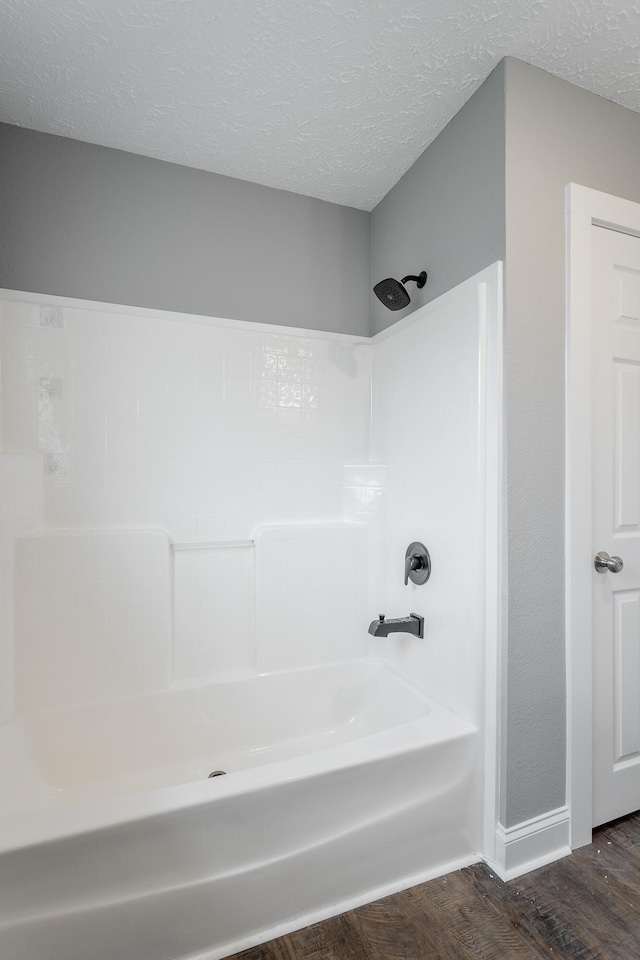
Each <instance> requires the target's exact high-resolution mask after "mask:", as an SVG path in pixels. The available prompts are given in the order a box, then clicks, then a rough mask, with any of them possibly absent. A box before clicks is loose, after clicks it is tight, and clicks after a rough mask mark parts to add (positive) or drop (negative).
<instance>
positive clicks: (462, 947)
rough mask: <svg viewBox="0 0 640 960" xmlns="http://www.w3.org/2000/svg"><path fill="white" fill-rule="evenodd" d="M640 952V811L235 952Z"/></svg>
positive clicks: (333, 958) (581, 957)
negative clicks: (543, 857)
mask: <svg viewBox="0 0 640 960" xmlns="http://www.w3.org/2000/svg"><path fill="white" fill-rule="evenodd" d="M542 957H544V958H549V957H554V958H568V960H635V958H640V813H636V814H633V815H632V816H630V817H626V818H624V819H623V820H618V821H616V822H614V823H611V824H608V825H607V826H605V827H602V828H600V829H599V830H598V831H597V832H596V833H595V834H594V842H593V843H592V844H591V845H590V846H588V847H583V848H581V849H580V850H577V851H576V852H575V853H574V854H573V855H572V856H570V857H566V858H565V859H564V860H560V861H558V862H557V863H553V864H551V865H550V866H548V867H541V868H540V869H539V870H535V871H534V872H533V873H530V874H528V875H527V876H525V877H521V878H520V879H519V880H512V881H511V882H510V883H508V884H505V883H502V881H501V880H498V878H497V877H496V876H495V875H494V874H492V872H491V871H490V870H489V869H488V868H487V867H486V866H485V865H484V864H482V865H481V864H478V865H476V866H473V867H469V868H467V869H465V870H459V871H458V872H457V873H450V874H448V875H447V876H446V877H442V878H440V879H438V880H431V881H430V882H429V883H423V884H421V885H420V886H417V887H412V888H411V889H410V890H405V891H404V892H403V893H398V894H395V895H394V896H391V897H385V898H384V899H383V900H378V901H377V902H376V903H372V904H368V905H367V906H365V907H359V908H358V909H357V910H351V911H350V912H349V913H344V914H342V915H341V916H339V917H335V918H334V919H332V920H325V921H324V922H322V923H316V924H314V925H313V926H311V927H307V928H306V929H304V930H300V931H298V932H297V933H292V934H289V935H288V936H285V937H280V938H279V939H278V940H272V941H271V942H270V943H266V944H263V945H262V946H259V947H254V948H252V949H250V950H244V951H242V952H241V953H238V954H236V955H235V958H234V960H469V958H474V960H478V958H480V960H537V958H542Z"/></svg>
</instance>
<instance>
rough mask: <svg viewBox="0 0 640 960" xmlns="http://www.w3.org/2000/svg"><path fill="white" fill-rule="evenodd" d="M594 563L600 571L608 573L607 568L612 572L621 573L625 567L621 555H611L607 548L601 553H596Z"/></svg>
mask: <svg viewBox="0 0 640 960" xmlns="http://www.w3.org/2000/svg"><path fill="white" fill-rule="evenodd" d="M593 565H594V567H595V568H596V570H597V571H598V573H606V572H607V570H608V571H609V572H610V573H620V571H621V570H622V568H623V567H624V563H623V562H622V560H621V559H620V557H610V556H609V554H608V553H607V552H606V551H605V550H601V551H600V553H596V555H595V557H594V560H593Z"/></svg>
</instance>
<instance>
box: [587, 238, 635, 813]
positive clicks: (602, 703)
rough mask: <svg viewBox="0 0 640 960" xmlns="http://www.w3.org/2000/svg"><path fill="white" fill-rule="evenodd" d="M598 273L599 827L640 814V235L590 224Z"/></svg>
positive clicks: (594, 395) (595, 658) (596, 757)
mask: <svg viewBox="0 0 640 960" xmlns="http://www.w3.org/2000/svg"><path fill="white" fill-rule="evenodd" d="M591 275H592V304H593V309H592V324H593V329H592V401H591V402H592V483H593V499H592V504H593V507H592V510H593V556H592V557H591V564H592V568H593V570H592V578H593V724H594V729H593V824H594V826H595V825H597V824H600V823H606V822H607V821H609V820H613V819H615V818H616V817H620V816H623V815H624V814H626V813H630V812H631V811H632V810H637V809H640V239H639V238H637V237H632V236H628V235H626V234H623V233H617V232H615V231H614V230H609V229H605V228H604V227H596V226H594V227H592V274H591ZM603 552H604V554H605V556H601V558H600V560H599V561H598V562H597V563H596V561H595V557H596V554H602V553H603ZM606 554H609V555H611V557H613V558H614V559H613V560H612V559H607V556H606ZM615 558H620V559H621V560H622V562H623V566H622V569H619V568H620V563H619V562H618V560H617V559H615ZM596 567H597V568H598V569H596Z"/></svg>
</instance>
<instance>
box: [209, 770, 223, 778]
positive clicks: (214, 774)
mask: <svg viewBox="0 0 640 960" xmlns="http://www.w3.org/2000/svg"><path fill="white" fill-rule="evenodd" d="M226 772H227V771H226V770H212V771H211V773H210V774H209V776H208V777H207V780H210V779H211V777H224V775H225V774H226Z"/></svg>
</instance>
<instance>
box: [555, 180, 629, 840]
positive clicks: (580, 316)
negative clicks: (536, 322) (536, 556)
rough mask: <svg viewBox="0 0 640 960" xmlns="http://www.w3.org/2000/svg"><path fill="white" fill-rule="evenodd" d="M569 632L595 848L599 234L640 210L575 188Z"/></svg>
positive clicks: (578, 821) (571, 201)
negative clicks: (594, 361)
mask: <svg viewBox="0 0 640 960" xmlns="http://www.w3.org/2000/svg"><path fill="white" fill-rule="evenodd" d="M566 218H567V229H566V240H567V250H566V252H567V260H566V265H567V326H566V437H565V440H566V477H565V602H566V611H565V629H566V645H567V805H568V807H569V816H570V825H571V831H570V845H571V848H572V849H574V848H575V847H581V846H584V845H585V844H587V843H591V831H592V794H591V790H592V781H593V762H592V750H593V745H592V723H593V693H592V653H593V637H592V626H591V585H592V573H593V571H592V566H591V553H592V540H591V231H592V229H593V227H594V226H601V227H607V228H608V229H610V230H616V231H618V232H619V233H626V234H630V235H631V236H637V237H640V203H633V202H632V201H630V200H622V199H621V198H620V197H614V196H612V195H610V194H608V193H601V192H600V191H599V190H592V189H590V188H589V187H582V186H579V185H578V184H575V183H570V184H568V186H567V188H566Z"/></svg>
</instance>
